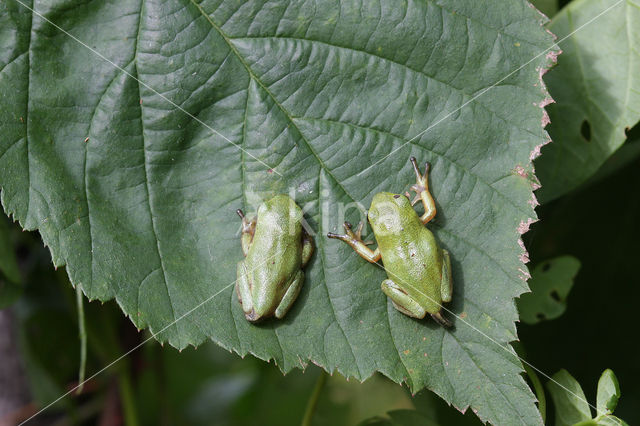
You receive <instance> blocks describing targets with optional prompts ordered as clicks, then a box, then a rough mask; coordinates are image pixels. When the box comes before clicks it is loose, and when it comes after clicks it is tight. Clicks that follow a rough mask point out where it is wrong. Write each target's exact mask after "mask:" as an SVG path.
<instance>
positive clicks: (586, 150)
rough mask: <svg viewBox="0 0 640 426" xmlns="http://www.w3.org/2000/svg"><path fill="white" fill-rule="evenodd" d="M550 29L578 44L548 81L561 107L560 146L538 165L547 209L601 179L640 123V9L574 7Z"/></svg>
mask: <svg viewBox="0 0 640 426" xmlns="http://www.w3.org/2000/svg"><path fill="white" fill-rule="evenodd" d="M609 8H610V9H609ZM608 9H609V10H608ZM605 10H607V11H606V12H605V13H603V12H604V11H605ZM582 25H588V26H585V28H584V29H583V30H578V29H579V28H581V26H582ZM548 27H549V29H550V30H551V31H552V32H553V33H554V34H556V35H557V36H558V38H559V40H563V38H565V37H568V36H569V35H571V36H570V37H568V38H567V39H566V40H564V41H562V42H561V43H560V47H561V48H562V50H563V53H562V55H560V57H559V59H558V65H557V66H556V67H554V68H553V69H552V70H550V71H549V73H547V75H545V77H544V81H545V83H546V84H547V87H548V89H549V92H550V94H551V97H552V98H553V99H554V100H555V103H554V104H551V105H549V106H548V107H547V111H548V113H549V117H550V119H551V124H550V125H549V126H548V127H547V130H548V131H549V135H550V136H551V139H552V140H553V142H552V143H550V144H548V145H547V146H545V147H544V148H543V149H542V154H543V155H542V156H541V157H540V158H539V159H538V160H536V172H537V174H538V177H539V178H540V182H541V183H542V188H541V189H540V190H539V191H538V192H537V195H538V198H539V199H540V200H541V201H542V202H547V201H549V200H552V199H554V198H557V197H559V196H561V195H562V194H565V193H566V192H568V191H570V190H571V189H573V188H575V187H577V186H578V185H579V184H581V183H582V182H584V181H585V180H586V179H587V178H589V177H590V176H591V175H593V174H594V173H595V172H596V171H597V170H598V168H599V167H600V166H601V165H602V164H603V163H604V162H605V161H606V160H607V158H608V157H609V156H610V155H611V154H613V153H614V152H615V151H616V150H617V149H618V148H619V147H620V146H621V145H622V143H623V142H624V141H625V139H626V135H625V130H626V129H629V128H631V127H632V126H633V125H635V124H636V123H637V122H638V120H640V72H638V70H639V69H640V3H638V1H637V0H622V1H620V0H595V1H586V0H576V1H572V2H571V3H570V4H569V5H568V6H567V7H565V8H563V9H562V10H561V11H560V12H559V13H558V14H557V15H556V16H555V17H554V18H553V20H552V21H551V23H550V24H549V26H548ZM574 31H575V33H574Z"/></svg>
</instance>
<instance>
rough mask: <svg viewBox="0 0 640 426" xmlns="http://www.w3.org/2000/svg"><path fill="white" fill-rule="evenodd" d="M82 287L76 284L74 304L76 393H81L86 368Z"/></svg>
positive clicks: (85, 336)
mask: <svg viewBox="0 0 640 426" xmlns="http://www.w3.org/2000/svg"><path fill="white" fill-rule="evenodd" d="M82 297H83V294H82V289H81V288H80V286H79V285H76V306H77V307H78V335H79V337H80V366H79V367H78V389H77V390H76V393H78V394H80V393H82V389H83V388H84V378H85V372H86V368H87V329H86V327H85V322H84V303H83V299H82Z"/></svg>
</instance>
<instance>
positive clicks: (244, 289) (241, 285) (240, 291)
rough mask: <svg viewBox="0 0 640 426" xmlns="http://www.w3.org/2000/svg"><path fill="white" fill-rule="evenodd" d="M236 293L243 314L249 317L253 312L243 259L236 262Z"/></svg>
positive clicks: (249, 286)
mask: <svg viewBox="0 0 640 426" xmlns="http://www.w3.org/2000/svg"><path fill="white" fill-rule="evenodd" d="M236 277H237V279H236V294H237V295H238V300H239V301H240V304H241V305H242V310H243V311H244V315H245V316H246V317H247V319H248V318H249V316H251V313H252V312H253V299H252V298H251V284H249V277H248V275H247V268H246V265H245V264H244V260H241V261H240V262H238V265H237V267H236Z"/></svg>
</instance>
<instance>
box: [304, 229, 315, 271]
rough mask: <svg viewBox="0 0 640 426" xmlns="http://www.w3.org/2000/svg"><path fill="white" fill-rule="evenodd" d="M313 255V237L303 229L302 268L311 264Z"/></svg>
mask: <svg viewBox="0 0 640 426" xmlns="http://www.w3.org/2000/svg"><path fill="white" fill-rule="evenodd" d="M312 254H313V237H312V236H311V235H309V233H307V231H305V230H304V229H303V230H302V267H304V266H305V265H306V264H307V263H308V262H309V260H310V259H311V255H312Z"/></svg>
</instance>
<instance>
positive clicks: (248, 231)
mask: <svg viewBox="0 0 640 426" xmlns="http://www.w3.org/2000/svg"><path fill="white" fill-rule="evenodd" d="M236 213H238V216H240V217H241V218H242V238H241V239H240V243H241V244H242V253H243V254H244V255H245V256H247V253H249V247H251V242H252V241H253V234H254V233H255V231H256V218H255V217H254V218H253V219H251V220H247V218H246V217H245V215H244V213H243V212H242V210H240V209H238V210H236Z"/></svg>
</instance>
